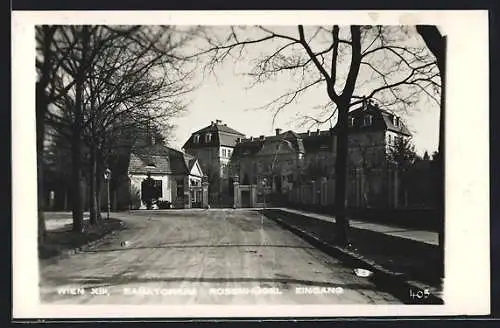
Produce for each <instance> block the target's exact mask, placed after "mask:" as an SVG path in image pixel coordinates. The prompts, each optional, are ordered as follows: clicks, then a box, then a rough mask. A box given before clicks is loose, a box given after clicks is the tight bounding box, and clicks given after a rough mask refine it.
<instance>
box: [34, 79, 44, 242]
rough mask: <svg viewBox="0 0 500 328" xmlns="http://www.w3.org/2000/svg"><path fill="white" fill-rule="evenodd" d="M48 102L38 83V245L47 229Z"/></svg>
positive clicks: (42, 240)
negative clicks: (45, 146) (45, 149)
mask: <svg viewBox="0 0 500 328" xmlns="http://www.w3.org/2000/svg"><path fill="white" fill-rule="evenodd" d="M46 110H47V101H46V95H45V90H44V89H42V86H41V85H40V84H38V83H37V85H36V148H37V177H38V179H37V183H38V184H37V186H38V193H37V196H38V245H42V244H43V243H44V242H45V239H46V235H47V229H46V226H45V217H44V214H43V211H44V207H45V197H44V184H43V142H44V137H45V112H46Z"/></svg>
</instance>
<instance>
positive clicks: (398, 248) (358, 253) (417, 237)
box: [264, 208, 442, 294]
mask: <svg viewBox="0 0 500 328" xmlns="http://www.w3.org/2000/svg"><path fill="white" fill-rule="evenodd" d="M264 213H265V215H266V216H268V217H270V218H273V219H275V220H277V221H279V222H282V223H283V224H284V225H286V226H287V227H289V228H290V229H291V230H292V231H293V230H295V231H299V234H302V235H308V236H312V237H311V238H313V239H317V240H319V241H321V243H325V244H326V245H334V238H335V235H336V225H335V224H334V223H335V219H334V218H332V217H329V216H327V215H321V214H316V213H311V212H306V211H300V210H295V209H288V208H272V209H271V208H269V209H266V210H264ZM349 223H350V229H349V240H350V241H351V242H352V244H353V249H350V250H348V251H346V253H350V255H349V254H348V255H349V256H351V255H352V256H351V257H352V258H356V259H358V260H361V261H363V262H365V263H368V264H369V265H370V266H371V267H372V268H373V267H379V268H382V269H383V270H385V271H387V272H390V273H391V274H392V275H393V276H400V277H404V279H405V280H406V281H414V282H418V283H419V284H420V285H424V286H427V287H429V288H431V290H433V291H434V293H437V294H439V293H440V291H441V290H442V281H441V274H440V269H441V264H442V259H441V256H440V250H439V246H438V234H437V233H436V232H431V231H421V230H411V229H408V228H401V227H395V226H389V225H384V224H379V223H371V222H370V223H369V222H362V221H359V220H350V222H349Z"/></svg>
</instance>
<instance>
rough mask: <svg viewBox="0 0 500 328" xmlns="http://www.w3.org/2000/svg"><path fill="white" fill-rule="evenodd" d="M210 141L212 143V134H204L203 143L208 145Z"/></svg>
mask: <svg viewBox="0 0 500 328" xmlns="http://www.w3.org/2000/svg"><path fill="white" fill-rule="evenodd" d="M210 141H212V134H211V133H207V134H205V142H206V143H209V142H210Z"/></svg>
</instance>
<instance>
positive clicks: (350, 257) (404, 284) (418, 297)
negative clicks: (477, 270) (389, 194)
mask: <svg viewBox="0 0 500 328" xmlns="http://www.w3.org/2000/svg"><path fill="white" fill-rule="evenodd" d="M269 218H270V219H272V220H274V221H275V222H276V223H278V224H279V225H280V226H282V227H284V228H286V229H287V230H290V231H291V232H293V233H294V234H296V235H297V236H299V237H301V238H302V239H304V240H306V241H307V242H309V243H310V244H311V245H313V246H315V247H316V248H318V249H320V250H321V251H323V252H324V253H326V254H328V255H331V256H333V257H335V258H338V259H340V260H341V261H343V262H346V263H348V264H350V265H352V266H354V267H357V268H363V269H367V270H370V271H372V272H373V273H374V274H373V277H372V278H371V279H373V281H374V283H375V284H376V285H378V286H379V287H381V288H382V289H384V290H385V291H387V292H389V293H391V294H393V295H394V296H396V297H397V298H399V299H400V300H401V301H403V302H404V303H405V304H433V305H442V304H444V301H443V299H442V298H441V297H440V296H438V295H434V294H429V295H428V296H427V297H425V298H424V296H423V295H424V294H423V291H424V290H426V289H428V286H426V285H423V284H421V283H419V282H416V281H410V280H408V279H407V278H406V277H405V276H404V274H401V273H396V272H392V271H389V270H387V269H386V268H384V267H382V266H380V265H378V264H377V263H375V262H373V261H371V260H368V259H365V258H364V257H363V256H361V255H359V254H357V253H355V252H352V251H349V250H346V249H343V248H341V247H339V246H334V245H331V244H329V243H327V242H325V241H323V240H321V239H319V238H318V237H316V236H314V235H312V234H310V233H308V232H306V231H304V230H302V229H300V228H298V227H296V226H293V225H290V224H288V223H286V222H285V221H284V220H282V219H280V218H277V217H269ZM411 295H413V297H412V296H411Z"/></svg>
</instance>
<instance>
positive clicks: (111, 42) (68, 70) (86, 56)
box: [44, 25, 191, 231]
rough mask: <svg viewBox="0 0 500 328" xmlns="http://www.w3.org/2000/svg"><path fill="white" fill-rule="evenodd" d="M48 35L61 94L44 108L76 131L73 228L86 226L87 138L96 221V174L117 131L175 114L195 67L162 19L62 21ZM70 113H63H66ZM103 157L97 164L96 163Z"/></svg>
mask: <svg viewBox="0 0 500 328" xmlns="http://www.w3.org/2000/svg"><path fill="white" fill-rule="evenodd" d="M44 42H49V44H50V47H52V48H53V52H52V53H53V54H55V57H56V58H57V59H58V65H57V66H53V67H52V75H53V76H55V78H54V81H53V83H52V84H51V85H50V86H48V89H50V90H51V91H49V92H52V90H56V91H58V92H61V91H64V90H66V92H61V93H62V94H64V96H62V97H60V98H58V99H57V101H53V104H54V105H55V106H53V107H52V108H53V109H54V110H53V111H49V112H48V113H47V116H48V118H49V121H50V122H51V124H53V126H55V127H57V128H58V130H59V131H61V132H62V133H64V132H65V133H66V134H67V136H68V137H69V138H71V140H72V142H71V150H72V172H73V188H74V192H75V196H74V202H73V229H74V230H76V231H82V229H83V225H82V223H83V208H82V203H81V190H80V187H79V186H80V183H81V177H82V153H83V150H84V149H83V146H84V145H85V144H82V142H85V143H86V145H87V146H88V147H89V150H90V154H89V155H90V156H89V159H90V163H91V165H90V168H91V169H90V170H91V172H90V173H91V174H90V189H91V195H92V197H91V205H92V206H91V209H92V211H91V212H92V213H91V222H92V223H95V222H97V217H98V207H99V206H98V204H97V198H98V190H99V188H98V177H99V176H100V172H99V171H102V166H103V165H104V163H103V162H104V160H105V157H106V156H105V154H106V153H107V152H109V151H110V149H109V147H112V145H113V143H112V142H111V140H109V138H110V136H111V135H112V133H113V131H114V130H116V129H124V128H126V127H127V126H129V125H131V124H132V125H134V124H135V125H139V124H142V123H144V122H146V121H148V122H151V121H153V120H156V121H158V120H159V119H168V118H171V117H172V116H173V115H174V114H175V113H178V112H179V111H181V110H182V109H183V106H182V103H181V102H180V100H179V97H180V96H182V95H183V94H185V93H186V92H188V91H190V90H191V88H189V87H188V86H189V77H190V71H188V70H185V69H184V67H185V66H183V63H184V62H185V61H184V60H183V59H182V58H181V57H180V56H178V54H177V53H176V51H177V49H178V48H180V47H181V46H182V44H183V43H184V42H185V37H182V36H179V34H176V33H175V31H173V28H170V27H164V26H154V27H149V26H146V27H143V26H103V25H99V26H86V25H83V26H63V27H58V29H57V33H54V34H53V36H52V38H51V39H50V40H44ZM64 113H66V114H64ZM99 164H100V167H99Z"/></svg>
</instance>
